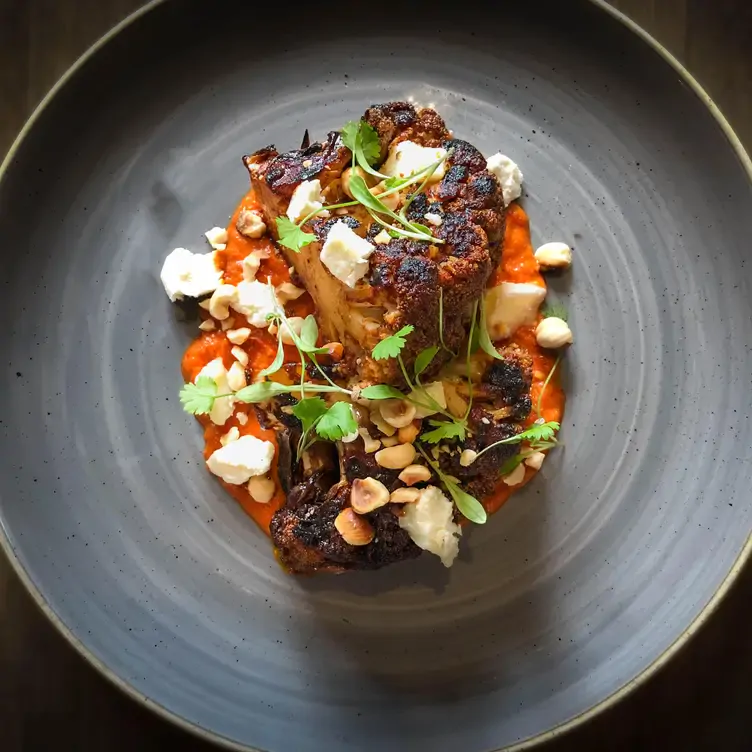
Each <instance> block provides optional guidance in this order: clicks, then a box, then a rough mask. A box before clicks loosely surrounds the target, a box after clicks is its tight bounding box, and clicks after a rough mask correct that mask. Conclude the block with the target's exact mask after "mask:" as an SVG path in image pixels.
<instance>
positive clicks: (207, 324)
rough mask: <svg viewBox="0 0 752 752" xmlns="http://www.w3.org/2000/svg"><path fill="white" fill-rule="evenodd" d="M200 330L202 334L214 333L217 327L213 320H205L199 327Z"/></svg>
mask: <svg viewBox="0 0 752 752" xmlns="http://www.w3.org/2000/svg"><path fill="white" fill-rule="evenodd" d="M198 328H199V329H200V330H201V331H202V332H213V331H214V330H215V329H216V328H217V325H216V324H215V323H214V321H213V319H204V320H203V321H202V322H201V323H200V324H199V325H198Z"/></svg>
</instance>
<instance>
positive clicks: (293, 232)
mask: <svg viewBox="0 0 752 752" xmlns="http://www.w3.org/2000/svg"><path fill="white" fill-rule="evenodd" d="M276 221H277V241H278V242H279V244H280V245H283V246H285V248H289V249H290V250H291V251H295V252H296V253H297V252H298V251H300V249H301V248H303V246H306V245H308V244H309V243H313V241H314V240H316V236H315V235H314V234H313V233H311V232H306V231H305V230H304V229H303V228H302V227H301V226H300V225H297V224H295V222H293V221H292V220H291V219H289V218H288V217H284V216H279V217H277V220H276Z"/></svg>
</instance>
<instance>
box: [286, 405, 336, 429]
mask: <svg viewBox="0 0 752 752" xmlns="http://www.w3.org/2000/svg"><path fill="white" fill-rule="evenodd" d="M327 410H328V407H327V404H326V402H324V400H323V399H321V397H307V398H306V399H303V400H300V402H297V403H296V404H295V405H293V408H292V414H293V415H294V416H295V417H296V418H297V419H298V420H299V421H300V423H301V425H302V426H303V431H306V432H307V431H310V430H311V428H313V426H314V425H315V424H316V421H317V420H318V419H319V418H320V417H321V416H322V415H323V414H324V413H325V412H326V411H327Z"/></svg>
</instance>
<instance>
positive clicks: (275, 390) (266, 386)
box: [235, 381, 300, 402]
mask: <svg viewBox="0 0 752 752" xmlns="http://www.w3.org/2000/svg"><path fill="white" fill-rule="evenodd" d="M299 388H300V387H298V389H299ZM290 391H292V390H291V388H290V387H289V386H285V384H278V383H277V382H276V381H259V382H258V383H257V384H249V385H248V386H246V387H243V388H242V389H241V390H240V391H239V392H235V399H237V400H240V401H241V402H266V401H267V400H270V399H271V398H272V397H276V396H277V395H278V394H285V393H286V392H290Z"/></svg>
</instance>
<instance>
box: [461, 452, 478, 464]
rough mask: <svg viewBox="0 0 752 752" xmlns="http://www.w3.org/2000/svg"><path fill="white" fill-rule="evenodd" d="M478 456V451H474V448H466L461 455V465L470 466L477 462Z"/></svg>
mask: <svg viewBox="0 0 752 752" xmlns="http://www.w3.org/2000/svg"><path fill="white" fill-rule="evenodd" d="M477 456H478V452H474V451H473V450H472V449H465V450H464V451H463V452H462V454H461V455H460V465H462V467H470V465H472V464H473V462H475V458H476V457H477Z"/></svg>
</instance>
